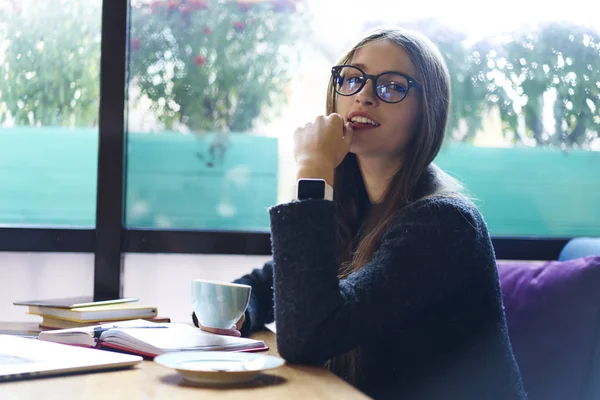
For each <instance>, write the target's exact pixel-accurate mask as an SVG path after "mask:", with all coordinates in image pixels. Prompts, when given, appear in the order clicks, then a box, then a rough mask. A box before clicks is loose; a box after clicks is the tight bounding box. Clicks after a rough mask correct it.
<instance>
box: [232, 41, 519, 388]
mask: <svg viewBox="0 0 600 400" xmlns="http://www.w3.org/2000/svg"><path fill="white" fill-rule="evenodd" d="M339 64H340V65H338V66H336V67H334V68H333V69H332V77H331V81H330V85H329V89H328V95H327V113H326V116H319V117H317V118H316V120H315V121H314V122H313V123H309V124H307V125H306V126H304V127H303V128H300V129H298V130H297V131H296V133H295V158H296V163H297V171H298V172H297V174H298V179H299V180H303V179H316V181H310V182H315V183H316V184H317V188H318V185H319V184H324V183H327V184H328V185H330V186H332V187H333V201H332V200H329V199H328V198H327V196H326V195H324V194H323V193H324V191H322V190H321V191H319V190H317V192H318V193H317V194H316V195H313V196H311V195H310V190H308V192H306V190H305V192H306V193H303V194H302V196H301V199H300V200H295V201H292V202H290V203H286V204H280V205H277V206H275V207H273V208H271V209H270V218H271V231H272V246H273V261H272V262H269V263H267V264H266V265H265V266H264V267H263V268H262V269H256V270H254V271H253V272H252V273H250V274H248V275H246V276H244V277H242V278H240V279H238V280H237V281H236V282H240V283H246V284H249V285H251V286H252V296H251V300H250V304H249V307H248V310H247V312H246V315H245V320H244V321H243V325H242V324H241V322H242V321H240V325H239V326H238V328H239V329H240V330H241V334H243V335H247V334H248V333H250V332H251V331H253V330H256V329H260V328H262V326H263V325H264V324H265V323H269V322H272V321H273V320H274V319H275V320H276V321H277V347H278V350H279V353H280V355H281V356H282V357H283V358H285V359H287V360H288V361H290V362H295V363H305V364H318V365H326V366H327V367H328V368H329V369H331V370H332V371H334V372H335V373H336V374H338V375H339V376H341V377H342V378H344V379H346V380H347V381H349V382H350V383H352V384H354V385H355V386H356V387H358V388H359V389H361V390H363V391H364V392H365V393H366V394H368V395H370V396H372V397H374V398H394V399H400V398H402V399H411V400H413V399H461V400H464V399H478V400H482V399H502V400H507V399H523V398H525V395H524V391H523V388H522V382H521V378H520V374H519V369H518V366H517V364H516V362H515V358H514V355H513V352H512V348H511V344H510V340H509V337H508V333H507V328H506V320H505V315H504V311H503V304H502V297H501V291H500V285H499V279H498V273H497V269H496V263H495V255H494V251H493V248H492V244H491V240H490V237H489V234H488V231H487V228H486V225H485V222H484V220H483V219H482V217H481V215H480V213H479V212H478V210H477V209H476V208H475V206H474V205H473V204H472V203H471V202H470V201H469V200H468V199H467V198H466V197H465V196H464V195H463V194H461V191H460V186H459V185H458V184H457V183H456V182H455V181H454V180H453V179H451V178H450V177H449V176H448V175H446V174H445V173H443V172H442V171H441V170H440V169H439V168H437V167H436V166H435V165H434V164H433V163H432V161H433V159H434V158H435V156H436V155H437V153H438V151H439V149H440V146H441V144H442V140H443V138H444V129H445V127H446V119H447V116H448V108H449V101H450V98H449V96H450V87H449V85H450V79H449V75H448V71H447V68H446V65H445V63H444V61H443V59H442V57H441V55H440V54H439V52H438V50H437V49H436V47H435V46H434V45H433V44H432V43H431V42H430V41H429V40H427V39H426V38H423V37H421V36H420V35H418V34H415V33H410V32H407V31H404V30H395V29H394V30H381V31H377V32H375V33H374V34H372V35H370V36H368V37H366V38H365V39H363V40H362V41H361V42H360V43H358V44H357V45H356V46H355V47H354V48H353V49H352V50H351V51H350V52H349V53H348V54H347V55H346V56H345V57H344V58H343V59H342V60H341V62H340V63H339ZM476 167H477V166H474V168H476ZM323 181H324V182H323ZM304 183H305V181H302V182H301V183H299V184H304ZM325 187H326V188H327V185H325ZM307 188H308V187H305V189H307ZM308 189H310V188H308ZM298 192H299V193H300V191H298ZM325 192H326V191H325ZM307 193H308V194H307ZM307 197H308V198H307ZM230 333H231V332H230Z"/></svg>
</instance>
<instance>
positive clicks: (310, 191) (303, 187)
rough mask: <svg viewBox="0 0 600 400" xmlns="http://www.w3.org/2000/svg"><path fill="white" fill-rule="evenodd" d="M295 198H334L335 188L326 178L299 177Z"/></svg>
mask: <svg viewBox="0 0 600 400" xmlns="http://www.w3.org/2000/svg"><path fill="white" fill-rule="evenodd" d="M295 189H296V190H295V193H294V195H295V198H294V199H295V200H307V199H317V200H319V199H323V200H333V188H332V187H331V186H329V185H328V184H327V182H325V180H324V179H304V178H303V179H298V182H297V183H296V187H295Z"/></svg>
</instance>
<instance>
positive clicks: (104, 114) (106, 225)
mask: <svg viewBox="0 0 600 400" xmlns="http://www.w3.org/2000/svg"><path fill="white" fill-rule="evenodd" d="M128 8H129V1H125V0H121V1H112V0H104V1H103V2H102V45H101V58H100V118H99V131H100V132H99V143H98V188H97V190H98V192H97V199H96V243H95V257H94V297H95V298H97V299H110V298H117V297H121V296H122V294H123V285H122V270H123V266H122V255H121V249H122V238H123V224H124V201H125V199H124V196H123V193H124V187H125V178H124V177H125V166H126V153H125V149H126V147H125V139H126V138H125V90H126V87H127V86H126V84H127V82H126V79H127V74H126V71H127V52H126V49H127V33H128V32H127V29H128V24H127V22H128Z"/></svg>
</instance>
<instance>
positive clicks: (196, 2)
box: [188, 0, 208, 10]
mask: <svg viewBox="0 0 600 400" xmlns="http://www.w3.org/2000/svg"><path fill="white" fill-rule="evenodd" d="M188 4H189V5H190V7H191V8H192V10H206V9H207V8H208V4H206V0H188Z"/></svg>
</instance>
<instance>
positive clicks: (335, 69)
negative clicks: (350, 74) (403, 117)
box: [331, 64, 423, 104]
mask: <svg viewBox="0 0 600 400" xmlns="http://www.w3.org/2000/svg"><path fill="white" fill-rule="evenodd" d="M344 68H354V69H357V70H359V71H360V72H361V73H362V74H363V77H364V79H363V81H362V83H361V84H360V86H359V87H358V89H356V91H355V92H353V93H349V94H347V93H340V92H338V90H337V87H336V83H335V78H336V76H341V74H340V71H341V70H342V69H344ZM386 74H396V75H400V76H402V77H404V78H406V82H407V84H408V87H407V88H406V93H405V94H404V97H402V98H401V99H400V100H398V101H388V100H384V99H382V98H381V96H379V93H377V80H378V79H379V78H380V77H381V76H383V75H386ZM331 75H332V78H333V90H334V91H335V92H336V93H337V94H339V95H340V96H354V95H355V94H357V93H359V92H360V91H361V90H362V89H363V87H365V85H366V84H367V81H368V80H369V79H370V80H371V81H372V82H373V92H375V96H377V98H378V99H379V100H381V101H383V102H385V103H389V104H397V103H400V102H401V101H402V100H404V99H405V98H406V96H408V93H409V92H410V89H411V88H412V87H416V88H417V89H420V88H422V87H423V84H421V82H419V81H418V80H416V79H415V78H413V77H411V76H409V75H406V74H403V73H402V72H397V71H385V72H382V73H380V74H377V75H369V74H367V73H366V72H365V71H363V70H362V69H361V68H360V67H357V66H356V65H349V64H342V65H336V66H334V67H333V68H331Z"/></svg>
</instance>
